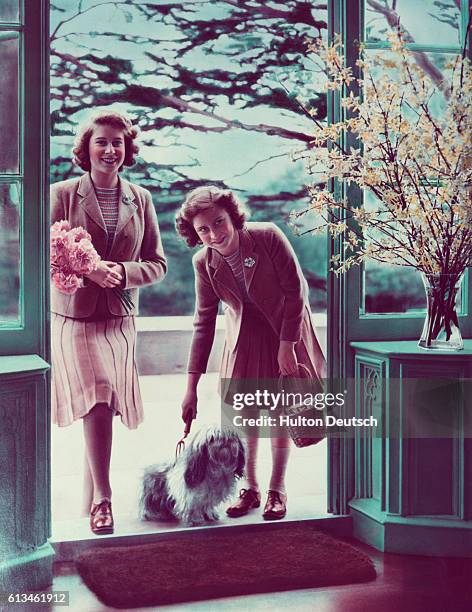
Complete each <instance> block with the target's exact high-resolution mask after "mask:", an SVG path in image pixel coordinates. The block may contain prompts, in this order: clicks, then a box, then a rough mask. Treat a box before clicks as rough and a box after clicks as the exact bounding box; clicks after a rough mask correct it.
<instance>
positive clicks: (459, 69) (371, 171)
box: [294, 22, 472, 350]
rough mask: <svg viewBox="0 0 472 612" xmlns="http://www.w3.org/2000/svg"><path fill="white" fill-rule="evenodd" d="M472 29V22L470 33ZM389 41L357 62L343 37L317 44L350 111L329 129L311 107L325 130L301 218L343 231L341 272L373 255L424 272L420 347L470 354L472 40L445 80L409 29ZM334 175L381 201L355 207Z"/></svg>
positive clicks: (337, 264) (330, 85)
mask: <svg viewBox="0 0 472 612" xmlns="http://www.w3.org/2000/svg"><path fill="white" fill-rule="evenodd" d="M469 31H470V22H469V25H468V27H467V32H466V36H465V39H466V40H467V37H468V34H469ZM389 42H390V48H389V49H388V51H385V52H383V53H379V54H372V53H370V54H368V53H365V52H364V50H363V48H362V46H360V50H359V57H358V59H357V61H356V64H355V66H347V65H346V61H345V57H344V55H343V45H342V41H341V39H340V38H339V37H338V38H336V39H335V40H334V41H333V43H331V44H329V45H326V44H325V43H323V42H322V41H320V40H316V41H312V42H311V44H310V49H311V51H313V52H314V53H315V54H316V55H317V56H318V58H320V59H321V61H322V63H323V68H324V70H325V72H326V74H327V76H328V77H329V78H328V82H327V84H326V88H327V89H328V90H332V91H334V92H337V94H338V95H339V96H340V97H341V100H342V109H343V110H342V115H341V119H340V120H339V121H337V122H335V123H331V124H330V125H326V124H323V123H321V122H319V121H318V120H317V118H316V114H314V113H310V110H309V109H307V108H305V107H304V109H305V112H306V113H307V114H311V116H312V119H313V122H314V126H315V134H314V138H313V149H312V152H311V154H310V158H309V163H308V168H309V170H310V173H311V174H312V175H321V176H319V177H317V180H316V181H314V183H313V185H312V186H311V187H310V193H311V203H310V206H309V207H308V208H307V209H306V210H305V211H301V212H298V213H294V215H295V217H298V216H300V215H305V214H308V213H315V219H316V223H315V224H314V225H313V226H311V227H310V228H309V230H308V231H310V232H316V231H322V230H324V229H325V228H327V229H328V231H329V232H330V233H331V235H333V236H335V237H338V238H339V239H340V241H341V245H342V249H340V250H339V252H338V253H337V254H336V255H335V256H334V257H333V258H332V264H333V269H334V270H335V272H336V273H342V272H345V271H346V270H348V269H349V268H350V267H351V266H352V265H355V264H362V263H363V262H365V261H366V260H367V259H371V260H374V261H378V262H382V263H388V264H394V265H396V266H410V267H413V268H415V269H416V270H418V271H419V272H420V273H422V274H423V279H424V284H425V288H426V295H427V304H428V308H427V317H426V321H425V324H424V329H423V334H422V336H421V339H420V341H419V346H420V347H422V348H424V349H427V350H438V349H441V350H460V349H461V348H463V345H462V339H461V336H460V331H459V320H458V302H459V293H460V284H461V278H462V276H463V274H464V272H465V270H466V269H467V267H468V266H469V265H470V264H471V261H472V198H471V193H472V113H471V112H470V109H471V108H472V70H471V66H470V62H469V60H468V59H467V57H466V52H465V48H464V50H463V52H462V54H460V55H458V56H457V57H451V58H450V61H448V62H446V63H444V65H443V66H442V77H441V78H439V77H438V70H432V69H431V66H430V60H429V58H428V57H427V56H426V55H425V54H418V53H415V52H414V51H411V50H410V49H409V48H408V44H407V43H406V42H405V40H404V38H403V36H402V32H401V31H400V29H398V30H397V31H394V32H391V34H390V35H389ZM299 103H300V104H301V105H303V101H299ZM333 180H334V182H336V181H339V182H342V183H344V184H345V185H346V189H345V191H344V193H347V194H352V193H353V191H354V192H355V191H356V190H355V189H354V190H353V189H351V187H352V186H354V187H356V188H357V189H358V191H357V192H358V193H359V192H361V193H363V194H364V196H365V194H366V193H369V192H370V194H371V195H373V196H374V197H373V198H372V197H370V198H366V197H360V198H359V199H358V202H357V203H356V204H355V205H353V204H352V203H351V201H350V198H349V197H345V198H342V197H340V196H339V195H337V193H343V192H342V191H341V190H338V192H337V193H336V192H335V191H334V190H333V189H332V188H331V185H332V184H333Z"/></svg>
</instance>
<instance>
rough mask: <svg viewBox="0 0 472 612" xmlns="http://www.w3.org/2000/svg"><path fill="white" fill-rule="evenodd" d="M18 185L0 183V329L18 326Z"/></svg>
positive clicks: (19, 217) (19, 233) (19, 259)
mask: <svg viewBox="0 0 472 612" xmlns="http://www.w3.org/2000/svg"><path fill="white" fill-rule="evenodd" d="M20 206H21V196H20V185H19V183H0V253H1V254H2V256H1V257H0V288H1V290H0V326H5V325H11V324H14V325H18V324H19V323H20V313H21V308H20V269H21V248H20V241H21V232H20V223H21V215H20Z"/></svg>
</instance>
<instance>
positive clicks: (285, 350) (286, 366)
mask: <svg viewBox="0 0 472 612" xmlns="http://www.w3.org/2000/svg"><path fill="white" fill-rule="evenodd" d="M277 362H278V364H279V370H280V374H281V375H282V376H292V375H293V374H296V373H297V372H298V364H297V356H296V354H295V343H294V342H289V341H288V340H281V341H280V344H279V352H278V353H277Z"/></svg>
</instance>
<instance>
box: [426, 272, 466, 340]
mask: <svg viewBox="0 0 472 612" xmlns="http://www.w3.org/2000/svg"><path fill="white" fill-rule="evenodd" d="M421 276H422V279H423V284H424V288H425V291H426V300H427V315H426V319H425V322H424V326H423V333H422V334H421V338H420V341H419V342H418V346H419V347H421V348H423V349H426V350H428V351H460V350H461V349H463V348H464V343H463V342H462V336H461V332H460V330H459V319H458V317H457V312H458V311H459V309H460V305H461V291H460V289H461V283H462V278H463V276H464V274H463V273H462V274H425V273H421Z"/></svg>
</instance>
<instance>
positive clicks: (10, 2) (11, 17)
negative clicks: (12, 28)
mask: <svg viewBox="0 0 472 612" xmlns="http://www.w3.org/2000/svg"><path fill="white" fill-rule="evenodd" d="M19 4H20V2H19V0H1V2H0V21H3V22H5V21H6V22H8V23H14V22H17V21H19V19H20V7H19Z"/></svg>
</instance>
